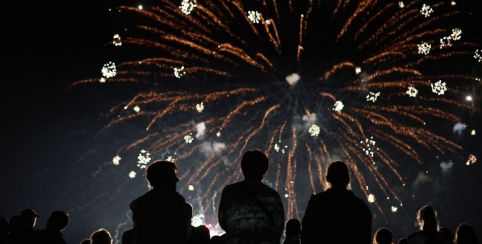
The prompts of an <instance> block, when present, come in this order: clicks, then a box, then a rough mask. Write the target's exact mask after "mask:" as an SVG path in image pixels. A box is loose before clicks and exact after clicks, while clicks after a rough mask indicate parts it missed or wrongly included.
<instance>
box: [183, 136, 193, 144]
mask: <svg viewBox="0 0 482 244" xmlns="http://www.w3.org/2000/svg"><path fill="white" fill-rule="evenodd" d="M184 141H185V142H186V143H188V144H191V143H192V142H193V141H194V138H193V137H192V134H189V135H185V136H184Z"/></svg>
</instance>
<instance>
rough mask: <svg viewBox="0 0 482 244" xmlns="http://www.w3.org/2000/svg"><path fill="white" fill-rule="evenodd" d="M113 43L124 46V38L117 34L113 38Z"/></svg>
mask: <svg viewBox="0 0 482 244" xmlns="http://www.w3.org/2000/svg"><path fill="white" fill-rule="evenodd" d="M112 44H114V46H116V47H120V46H122V39H121V37H120V35H119V34H115V35H114V37H113V38H112Z"/></svg>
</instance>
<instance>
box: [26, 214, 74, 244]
mask: <svg viewBox="0 0 482 244" xmlns="http://www.w3.org/2000/svg"><path fill="white" fill-rule="evenodd" d="M68 224H69V215H67V213H65V212H63V211H54V212H52V213H51V214H50V217H49V218H48V220H47V225H46V228H45V230H41V231H36V232H35V234H34V238H35V241H36V242H38V243H51V244H65V243H66V242H65V240H64V239H63V237H62V231H63V230H64V229H65V228H66V227H67V225H68Z"/></svg>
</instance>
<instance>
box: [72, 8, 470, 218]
mask: <svg viewBox="0 0 482 244" xmlns="http://www.w3.org/2000/svg"><path fill="white" fill-rule="evenodd" d="M182 3H183V5H181V7H179V3H175V2H173V1H165V2H163V3H162V4H160V5H154V6H147V5H143V8H139V7H136V6H120V7H119V8H118V12H119V13H120V14H121V15H122V16H136V18H137V19H138V20H139V22H138V23H137V22H136V24H135V25H134V26H129V31H127V32H126V33H124V34H122V47H123V48H124V47H126V46H128V47H129V48H137V49H138V50H139V57H138V58H136V59H133V60H128V61H124V62H118V63H119V64H118V65H117V66H116V69H117V70H116V73H115V76H112V75H111V73H112V72H110V73H105V74H104V76H105V77H106V78H108V79H107V80H105V82H107V83H135V84H142V85H143V87H146V86H147V87H149V88H148V89H145V90H143V91H141V92H139V93H138V94H137V95H135V96H134V97H132V99H130V100H129V101H126V102H123V103H121V104H119V106H118V107H114V108H113V109H112V112H113V114H114V115H115V117H114V119H113V120H112V121H111V122H110V123H109V127H111V126H116V125H118V124H122V123H125V122H128V121H130V122H132V121H136V122H137V123H142V122H145V124H144V128H145V131H144V132H142V133H141V135H140V136H139V139H138V140H136V141H134V142H132V143H131V144H129V145H127V146H126V147H125V148H123V150H121V153H120V154H137V153H139V152H140V151H141V150H144V151H142V152H143V153H144V154H145V153H146V152H147V151H148V152H149V153H150V154H151V155H152V157H153V158H156V157H161V155H165V154H169V155H173V156H174V157H175V158H176V163H177V164H179V167H180V168H181V172H180V174H181V177H180V178H181V181H182V184H181V187H182V189H181V190H182V191H183V192H184V193H185V194H195V196H198V199H199V203H200V205H202V206H214V205H215V204H213V203H214V201H215V198H213V196H215V195H216V194H215V193H217V192H220V191H221V189H222V187H223V186H224V185H226V184H228V183H232V182H234V181H236V180H240V179H242V175H241V171H240V170H239V166H238V162H239V159H240V156H241V155H242V153H243V152H244V151H246V150H248V149H251V148H260V149H262V150H264V151H265V152H266V153H267V154H268V155H269V157H270V159H271V162H272V165H271V168H270V171H269V173H268V176H267V183H268V184H270V185H271V186H272V187H273V188H275V189H277V190H278V191H279V192H280V193H281V194H282V195H285V196H287V198H286V210H287V215H288V218H292V217H298V218H299V217H300V214H301V212H300V209H299V206H298V205H299V203H300V201H302V200H303V198H307V197H308V194H309V193H312V192H316V191H319V190H321V189H323V188H324V187H325V186H326V182H325V179H324V174H325V171H326V167H327V164H328V163H329V162H331V161H332V160H333V159H337V158H338V159H342V160H344V161H345V162H346V163H347V164H348V165H349V167H350V169H351V171H352V172H353V174H354V183H353V184H354V185H355V186H357V187H358V188H359V189H360V190H361V191H362V192H363V193H364V194H365V196H366V198H367V199H368V200H369V201H370V202H372V204H373V205H374V206H376V207H377V208H378V209H379V210H380V211H387V210H388V211H390V208H385V209H384V208H382V207H381V205H380V204H379V201H375V199H390V201H392V202H391V203H390V204H387V206H393V205H397V206H401V205H402V200H401V199H400V197H399V195H398V194H397V192H396V191H395V190H394V189H393V186H394V185H398V186H405V181H406V178H405V177H404V176H402V173H401V172H400V166H399V164H398V160H397V159H395V158H394V156H393V155H394V154H397V155H400V153H401V155H404V157H406V158H407V159H409V160H411V161H413V162H414V164H422V163H423V157H422V155H421V153H420V152H421V151H424V152H425V151H431V152H433V153H434V154H437V155H443V154H446V153H461V152H463V149H462V147H461V146H460V145H458V144H457V143H455V142H453V141H451V139H450V138H449V137H447V136H446V135H444V134H443V133H441V132H438V131H437V130H434V129H433V126H431V125H433V124H434V123H436V125H438V124H437V123H456V122H459V121H461V118H460V117H459V116H458V115H457V114H455V113H454V112H453V111H454V110H460V109H467V110H470V109H472V108H471V107H470V105H469V104H466V103H464V102H462V101H459V100H458V99H457V98H458V97H460V96H461V94H462V91H461V90H459V88H460V87H461V86H470V85H475V84H477V82H474V78H473V77H470V76H468V75H464V74H453V73H441V72H440V71H439V70H438V71H434V69H430V68H426V65H427V64H428V63H434V62H435V63H437V62H441V63H446V62H450V60H451V59H452V58H458V57H463V58H465V57H468V59H470V60H471V61H473V59H472V56H473V55H474V50H475V48H474V44H472V43H470V42H464V41H462V40H459V39H460V34H461V30H460V29H456V30H455V31H454V32H453V34H452V35H450V40H451V41H453V40H457V42H450V45H448V44H447V42H446V40H445V39H444V41H440V42H442V43H441V44H440V45H443V48H442V46H437V45H438V44H437V43H439V40H441V39H442V38H444V37H445V36H447V33H450V32H451V30H452V27H450V26H447V27H443V26H440V24H439V23H440V22H443V20H445V19H450V18H453V17H456V16H457V15H459V14H460V13H459V12H458V11H457V10H455V8H454V7H453V6H451V5H450V3H445V2H442V1H438V2H437V1H436V2H435V3H432V4H431V5H430V6H429V5H426V4H425V3H423V2H421V1H417V0H416V1H410V3H403V2H393V3H392V2H388V3H386V2H385V1H374V0H365V1H349V0H348V1H345V0H338V1H277V0H265V1H258V2H257V3H253V1H242V0H233V1H208V0H205V1H200V0H198V1H182ZM187 3H189V4H190V5H186V4H187ZM192 3H195V4H192ZM183 6H184V7H183ZM447 38H448V37H447ZM118 39H119V42H120V37H119V38H118ZM114 44H115V43H114ZM145 50H148V52H145ZM144 53H147V54H144ZM476 55H477V53H476ZM477 57H478V56H477ZM477 57H476V59H477ZM109 65H110V66H109ZM111 66H112V64H111V63H109V64H108V65H106V66H105V67H104V69H108V68H110V67H111ZM103 72H104V70H103ZM440 80H443V84H442V81H440ZM436 81H438V83H436ZM82 82H98V79H96V80H92V81H91V80H88V81H81V82H80V83H82ZM442 85H443V86H442ZM415 87H416V88H415ZM434 89H435V90H434ZM447 89H448V90H447ZM432 90H433V92H432ZM407 94H408V96H407ZM132 107H137V108H139V107H141V108H142V109H138V110H136V111H135V113H134V112H132V113H129V112H126V111H131V110H125V111H124V110H123V109H122V108H132ZM199 123H202V125H203V126H199ZM200 128H202V131H200V130H201V129H200ZM367 138H369V139H367ZM375 141H376V142H377V143H376V149H375V147H374V145H375V143H374V142H375ZM367 152H368V153H367ZM124 163H125V162H124ZM142 165H144V164H142ZM133 172H134V171H133ZM133 175H134V176H133ZM129 176H130V177H135V174H129ZM193 185H196V188H194V187H193ZM368 185H373V186H371V187H370V190H371V191H369V190H368V189H369V188H368V187H367V186H368ZM188 186H189V189H188ZM306 188H310V189H309V190H307V189H306ZM375 196H376V197H375ZM387 201H388V200H387ZM301 207H303V206H301ZM203 209H204V211H205V214H206V215H208V214H209V213H211V214H212V213H216V211H215V210H214V209H213V208H210V207H203ZM391 211H393V212H395V211H396V210H393V208H392V209H391Z"/></svg>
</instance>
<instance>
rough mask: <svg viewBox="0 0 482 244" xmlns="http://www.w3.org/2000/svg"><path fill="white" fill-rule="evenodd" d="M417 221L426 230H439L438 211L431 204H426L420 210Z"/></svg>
mask: <svg viewBox="0 0 482 244" xmlns="http://www.w3.org/2000/svg"><path fill="white" fill-rule="evenodd" d="M417 221H418V223H419V226H420V229H421V230H423V231H424V232H436V231H437V230H438V221H437V213H436V212H435V210H434V209H433V208H432V207H431V206H429V205H425V206H423V207H422V208H420V210H418V213H417Z"/></svg>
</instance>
